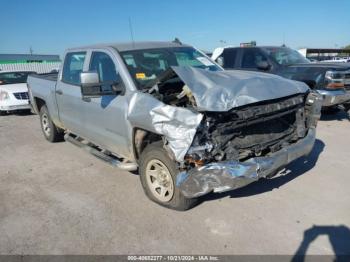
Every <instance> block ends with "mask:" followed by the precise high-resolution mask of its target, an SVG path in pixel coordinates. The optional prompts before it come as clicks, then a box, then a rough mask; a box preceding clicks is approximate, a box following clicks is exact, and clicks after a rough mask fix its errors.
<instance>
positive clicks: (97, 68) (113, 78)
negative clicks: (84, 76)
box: [89, 52, 120, 91]
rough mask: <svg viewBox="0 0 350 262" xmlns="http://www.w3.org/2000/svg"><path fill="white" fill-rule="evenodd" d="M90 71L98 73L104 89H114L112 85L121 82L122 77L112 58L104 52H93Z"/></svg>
mask: <svg viewBox="0 0 350 262" xmlns="http://www.w3.org/2000/svg"><path fill="white" fill-rule="evenodd" d="M89 71H94V72H97V73H98V75H99V77H100V82H101V83H103V85H102V89H103V90H105V91H107V90H111V89H112V85H113V84H115V83H119V82H120V76H119V73H118V71H117V69H116V66H115V64H114V62H113V60H112V58H111V57H110V56H109V55H107V54H106V53H103V52H93V53H92V56H91V61H90V67H89Z"/></svg>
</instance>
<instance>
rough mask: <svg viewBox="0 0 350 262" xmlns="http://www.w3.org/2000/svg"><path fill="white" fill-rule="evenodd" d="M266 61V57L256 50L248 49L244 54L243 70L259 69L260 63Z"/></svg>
mask: <svg viewBox="0 0 350 262" xmlns="http://www.w3.org/2000/svg"><path fill="white" fill-rule="evenodd" d="M262 61H266V62H267V59H266V57H265V56H264V55H263V54H262V53H261V52H259V51H258V50H256V49H247V50H245V51H244V53H243V57H242V68H257V67H258V63H259V62H262Z"/></svg>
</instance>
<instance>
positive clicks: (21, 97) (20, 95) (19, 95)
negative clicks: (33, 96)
mask: <svg viewBox="0 0 350 262" xmlns="http://www.w3.org/2000/svg"><path fill="white" fill-rule="evenodd" d="M13 95H14V96H15V97H16V99H18V100H28V99H29V96H28V92H21V93H13Z"/></svg>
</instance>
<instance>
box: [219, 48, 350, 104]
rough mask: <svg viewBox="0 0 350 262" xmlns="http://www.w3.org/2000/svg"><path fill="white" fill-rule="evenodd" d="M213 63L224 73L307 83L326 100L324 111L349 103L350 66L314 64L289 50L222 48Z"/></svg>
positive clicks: (324, 101) (296, 52)
mask: <svg viewBox="0 0 350 262" xmlns="http://www.w3.org/2000/svg"><path fill="white" fill-rule="evenodd" d="M212 59H213V60H215V61H217V62H218V63H219V64H220V65H222V66H223V67H224V68H225V69H239V70H252V71H260V72H266V73H271V74H277V75H280V76H283V77H286V78H288V79H293V80H298V81H302V82H305V83H306V84H308V86H309V87H310V88H311V89H313V90H316V91H317V92H318V93H319V94H321V95H322V97H323V107H324V109H327V108H328V107H334V106H337V105H340V104H343V103H345V102H347V101H349V100H350V65H349V64H340V63H333V64H332V63H321V62H319V63H317V62H314V63H311V62H310V61H309V60H308V59H306V58H305V57H304V56H302V55H301V54H300V53H299V52H298V51H296V50H293V49H290V48H288V47H277V46H265V47H264V46H262V47H257V46H254V47H219V48H216V49H215V50H214V51H213V53H212Z"/></svg>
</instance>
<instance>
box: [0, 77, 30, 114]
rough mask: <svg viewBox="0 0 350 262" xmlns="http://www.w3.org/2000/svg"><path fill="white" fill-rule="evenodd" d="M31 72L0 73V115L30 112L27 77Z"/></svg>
mask: <svg viewBox="0 0 350 262" xmlns="http://www.w3.org/2000/svg"><path fill="white" fill-rule="evenodd" d="M33 73H34V72H31V71H0V114H5V113H7V112H13V111H23V110H25V111H30V110H31V106H30V104H29V97H28V88H27V77H28V75H30V74H33Z"/></svg>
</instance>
